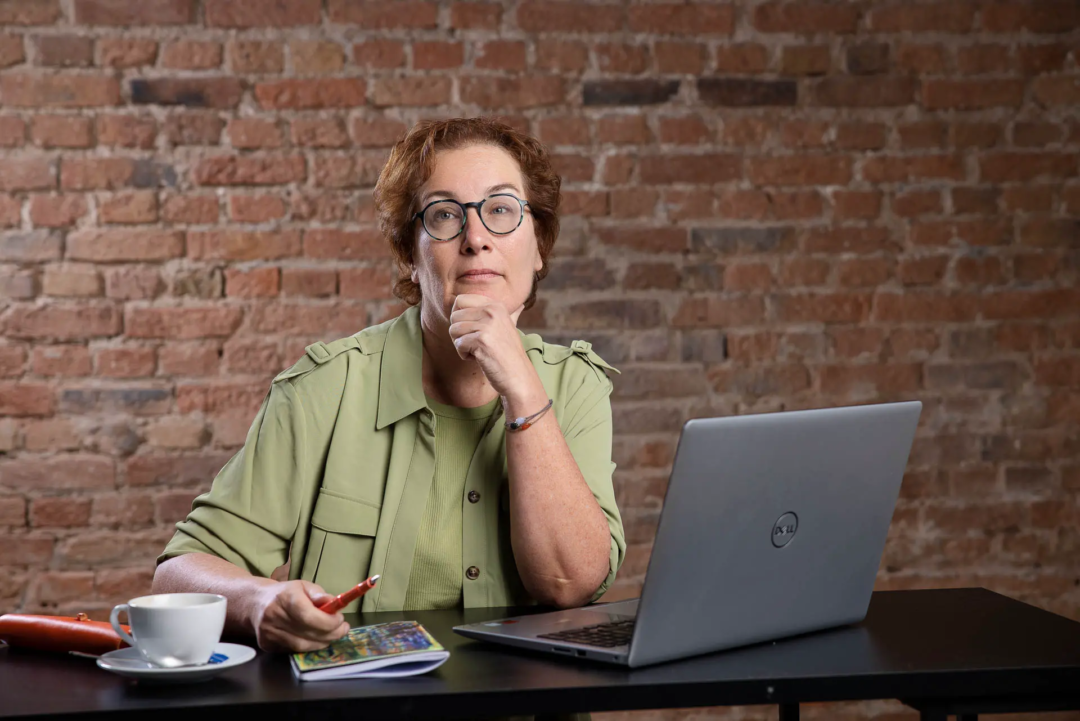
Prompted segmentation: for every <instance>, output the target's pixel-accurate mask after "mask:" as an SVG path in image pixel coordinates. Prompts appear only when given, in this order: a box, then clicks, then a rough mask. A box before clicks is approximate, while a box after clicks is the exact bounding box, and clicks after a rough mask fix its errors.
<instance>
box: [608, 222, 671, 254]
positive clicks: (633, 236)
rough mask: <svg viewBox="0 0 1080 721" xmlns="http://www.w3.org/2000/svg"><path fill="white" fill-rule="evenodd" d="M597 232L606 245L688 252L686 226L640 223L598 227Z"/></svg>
mask: <svg viewBox="0 0 1080 721" xmlns="http://www.w3.org/2000/svg"><path fill="white" fill-rule="evenodd" d="M595 232H596V234H597V236H598V237H599V238H600V242H601V243H603V244H605V245H609V246H613V247H625V248H632V249H634V250H639V251H643V252H647V253H680V252H686V248H687V242H686V229H685V228H670V227H661V228H643V227H640V225H639V224H638V225H634V226H633V227H617V228H598V229H597V230H596V231H595Z"/></svg>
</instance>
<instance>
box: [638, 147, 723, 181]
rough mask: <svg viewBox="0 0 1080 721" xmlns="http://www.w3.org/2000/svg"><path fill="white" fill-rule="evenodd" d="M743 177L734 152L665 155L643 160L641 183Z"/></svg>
mask: <svg viewBox="0 0 1080 721" xmlns="http://www.w3.org/2000/svg"><path fill="white" fill-rule="evenodd" d="M741 177H742V161H741V158H740V157H739V156H738V155H734V154H709V155H664V156H655V155H654V156H646V157H643V158H642V159H641V182H642V183H646V184H650V185H654V184H655V185H666V184H669V183H702V184H709V183H723V182H728V181H732V180H738V179H740V178H741Z"/></svg>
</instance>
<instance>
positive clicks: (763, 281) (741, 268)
mask: <svg viewBox="0 0 1080 721" xmlns="http://www.w3.org/2000/svg"><path fill="white" fill-rule="evenodd" d="M772 284H773V279H772V271H771V270H769V266H768V264H766V263H732V264H731V265H728V266H726V267H725V268H724V289H725V290H730V291H740V290H747V291H754V290H768V289H769V288H771V287H772Z"/></svg>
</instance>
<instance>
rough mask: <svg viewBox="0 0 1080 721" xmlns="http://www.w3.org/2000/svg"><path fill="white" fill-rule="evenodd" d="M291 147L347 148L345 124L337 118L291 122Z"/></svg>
mask: <svg viewBox="0 0 1080 721" xmlns="http://www.w3.org/2000/svg"><path fill="white" fill-rule="evenodd" d="M290 130H291V133H292V142H293V145H296V146H299V147H311V148H344V147H348V145H349V143H350V140H349V135H348V133H347V132H345V124H344V122H343V121H341V120H340V119H337V118H319V119H305V120H300V119H297V120H293V121H292V123H291V125H290Z"/></svg>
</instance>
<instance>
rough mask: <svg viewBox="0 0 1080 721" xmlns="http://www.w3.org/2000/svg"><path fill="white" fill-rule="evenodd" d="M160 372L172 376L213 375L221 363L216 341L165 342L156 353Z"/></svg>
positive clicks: (217, 371)
mask: <svg viewBox="0 0 1080 721" xmlns="http://www.w3.org/2000/svg"><path fill="white" fill-rule="evenodd" d="M158 362H159V364H160V366H161V372H162V373H163V374H165V375H174V376H213V375H217V374H218V373H219V370H220V365H221V355H220V349H219V347H218V345H217V344H216V343H167V344H166V345H164V346H162V347H161V350H160V351H159V353H158Z"/></svg>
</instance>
